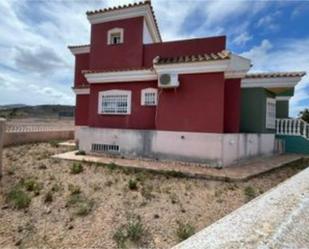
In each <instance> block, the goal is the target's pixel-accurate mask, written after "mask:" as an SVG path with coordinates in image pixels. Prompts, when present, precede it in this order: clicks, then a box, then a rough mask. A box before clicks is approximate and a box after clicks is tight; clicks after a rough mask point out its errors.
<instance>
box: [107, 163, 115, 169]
mask: <svg viewBox="0 0 309 249" xmlns="http://www.w3.org/2000/svg"><path fill="white" fill-rule="evenodd" d="M106 167H107V168H108V169H109V170H115V169H116V168H117V165H116V164H115V163H108V164H106Z"/></svg>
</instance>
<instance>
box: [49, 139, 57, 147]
mask: <svg viewBox="0 0 309 249" xmlns="http://www.w3.org/2000/svg"><path fill="white" fill-rule="evenodd" d="M58 143H59V142H58V141H56V140H52V141H49V145H50V146H51V147H54V148H58V147H59V144H58Z"/></svg>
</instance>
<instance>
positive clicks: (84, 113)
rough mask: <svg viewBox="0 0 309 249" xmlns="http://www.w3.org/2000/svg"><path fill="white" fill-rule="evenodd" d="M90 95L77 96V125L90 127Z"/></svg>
mask: <svg viewBox="0 0 309 249" xmlns="http://www.w3.org/2000/svg"><path fill="white" fill-rule="evenodd" d="M88 115H89V94H85V95H76V105H75V125H77V126H80V125H88Z"/></svg>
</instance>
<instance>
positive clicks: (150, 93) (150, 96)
mask: <svg viewBox="0 0 309 249" xmlns="http://www.w3.org/2000/svg"><path fill="white" fill-rule="evenodd" d="M157 92H158V91H157V89H155V88H146V89H143V90H142V96H141V104H142V105H148V106H155V105H157Z"/></svg>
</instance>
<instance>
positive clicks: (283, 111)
mask: <svg viewBox="0 0 309 249" xmlns="http://www.w3.org/2000/svg"><path fill="white" fill-rule="evenodd" d="M276 117H277V118H288V117H289V101H288V100H277V101H276Z"/></svg>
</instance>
